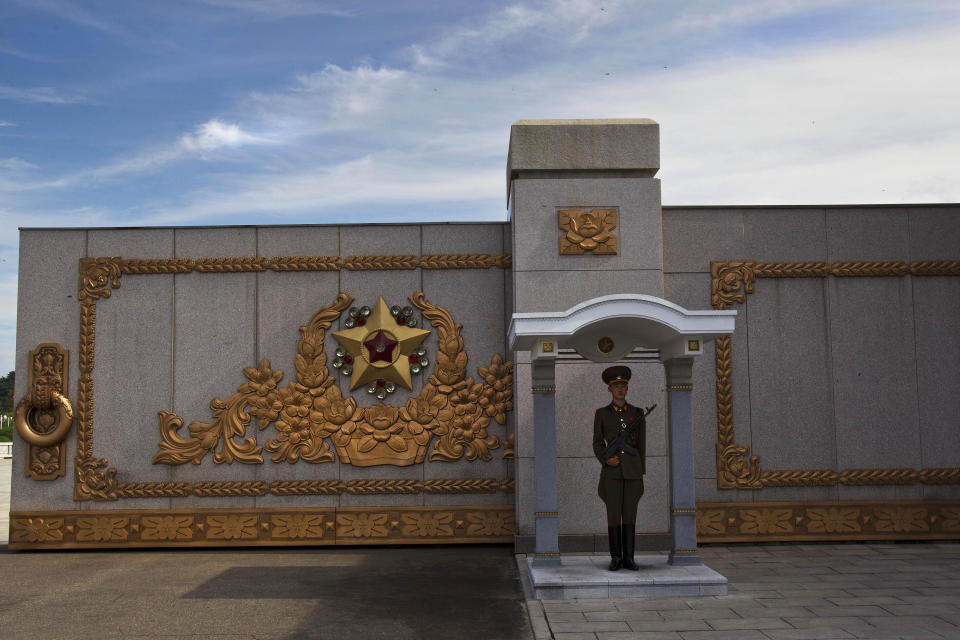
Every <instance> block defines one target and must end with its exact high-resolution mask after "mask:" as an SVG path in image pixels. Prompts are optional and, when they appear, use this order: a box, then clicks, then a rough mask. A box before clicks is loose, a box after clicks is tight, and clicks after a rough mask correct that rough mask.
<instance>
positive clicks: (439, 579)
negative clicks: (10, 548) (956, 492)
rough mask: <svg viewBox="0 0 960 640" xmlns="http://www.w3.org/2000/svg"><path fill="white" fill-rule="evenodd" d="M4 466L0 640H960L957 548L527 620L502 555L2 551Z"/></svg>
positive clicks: (803, 551)
mask: <svg viewBox="0 0 960 640" xmlns="http://www.w3.org/2000/svg"><path fill="white" fill-rule="evenodd" d="M11 466H12V465H11V461H10V460H0V576H2V580H0V638H3V639H4V640H8V639H9V640H17V639H20V638H24V639H26V638H30V639H31V640H34V639H38V638H43V639H54V640H55V639H58V638H64V639H66V638H70V639H71V640H72V639H83V638H104V639H108V638H161V637H163V638H221V639H235V638H247V639H254V638H257V639H260V638H267V639H271V640H274V639H275V640H279V639H293V638H322V639H326V638H364V639H366V638H389V639H390V640H402V639H405V638H424V639H428V638H443V639H444V640H451V639H459V638H469V639H470V640H487V639H489V640H513V639H517V640H519V639H524V640H526V639H528V638H532V637H534V636H535V637H536V638H555V639H556V640H653V639H664V638H665V639H670V640H724V639H730V640H798V639H806V638H810V639H815V638H866V639H870V640H886V639H892V638H924V639H926V638H949V639H954V640H960V544H951V543H944V544H938V543H918V544H842V545H802V544H796V545H791V544H784V545H731V546H728V547H722V546H713V547H706V548H703V549H702V556H703V558H704V560H705V561H706V563H707V564H708V565H709V566H711V567H713V568H714V569H716V570H717V571H719V572H720V573H722V574H724V575H725V576H727V577H728V578H729V580H730V585H729V595H727V596H706V597H697V598H686V597H668V598H655V599H653V598H647V599H643V598H639V599H590V600H573V601H559V602H558V601H544V602H542V603H541V602H539V601H536V600H532V601H527V602H526V606H527V607H528V608H529V619H528V617H527V614H526V613H525V612H524V603H523V595H522V593H521V592H520V588H519V586H518V582H517V577H518V574H517V571H516V566H517V564H518V563H516V562H515V561H514V558H513V556H512V555H511V552H510V549H509V547H490V546H483V547H481V546H476V547H419V548H404V549H368V548H347V549H321V548H318V549H290V550H288V549H241V550H237V549H228V550H193V551H103V552H61V553H14V552H6V553H4V551H6V547H5V546H3V544H4V543H5V542H6V540H7V530H8V521H7V518H8V515H7V512H8V510H9V496H10V472H11ZM520 560H521V563H520V564H522V558H521V559H520Z"/></svg>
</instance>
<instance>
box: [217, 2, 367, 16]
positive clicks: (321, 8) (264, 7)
mask: <svg viewBox="0 0 960 640" xmlns="http://www.w3.org/2000/svg"><path fill="white" fill-rule="evenodd" d="M201 1H202V2H203V4H206V5H210V6H213V7H218V8H221V9H228V10H231V11H240V12H248V13H255V14H258V15H260V16H264V15H265V16H268V17H274V18H287V17H291V16H311V15H328V16H341V17H349V16H351V15H352V13H351V12H350V11H348V10H346V9H339V8H336V7H332V6H330V3H327V2H315V1H314V0H271V1H270V2H263V1H262V0H201Z"/></svg>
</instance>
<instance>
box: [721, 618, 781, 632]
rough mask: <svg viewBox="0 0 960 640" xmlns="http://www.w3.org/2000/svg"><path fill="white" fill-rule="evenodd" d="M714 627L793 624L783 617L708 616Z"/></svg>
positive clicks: (764, 627)
mask: <svg viewBox="0 0 960 640" xmlns="http://www.w3.org/2000/svg"><path fill="white" fill-rule="evenodd" d="M707 624H709V625H710V626H711V627H713V628H714V629H717V630H718V631H719V630H725V629H789V628H791V626H792V625H790V623H788V622H786V621H785V620H783V619H781V618H719V619H717V618H707Z"/></svg>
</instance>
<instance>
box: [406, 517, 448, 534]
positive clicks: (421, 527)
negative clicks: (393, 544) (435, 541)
mask: <svg viewBox="0 0 960 640" xmlns="http://www.w3.org/2000/svg"><path fill="white" fill-rule="evenodd" d="M400 520H401V522H403V528H402V529H401V531H402V533H403V535H405V536H420V537H438V536H452V535H453V513H431V512H427V513H405V514H403V515H401V516H400Z"/></svg>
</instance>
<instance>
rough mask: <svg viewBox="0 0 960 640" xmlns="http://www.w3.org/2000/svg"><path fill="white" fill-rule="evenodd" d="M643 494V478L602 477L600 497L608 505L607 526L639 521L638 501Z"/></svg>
mask: <svg viewBox="0 0 960 640" xmlns="http://www.w3.org/2000/svg"><path fill="white" fill-rule="evenodd" d="M642 496H643V478H637V479H635V480H624V479H623V478H609V477H603V476H601V478H600V497H601V498H603V501H604V502H605V503H606V505H607V526H610V527H619V526H620V524H621V522H622V523H623V524H629V525H632V524H635V523H636V522H637V503H638V502H640V498H641V497H642Z"/></svg>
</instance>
